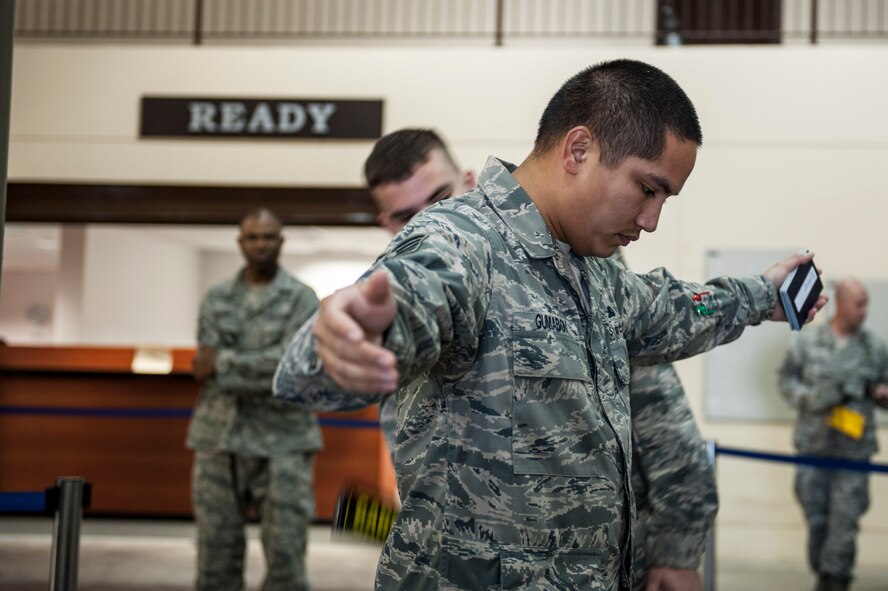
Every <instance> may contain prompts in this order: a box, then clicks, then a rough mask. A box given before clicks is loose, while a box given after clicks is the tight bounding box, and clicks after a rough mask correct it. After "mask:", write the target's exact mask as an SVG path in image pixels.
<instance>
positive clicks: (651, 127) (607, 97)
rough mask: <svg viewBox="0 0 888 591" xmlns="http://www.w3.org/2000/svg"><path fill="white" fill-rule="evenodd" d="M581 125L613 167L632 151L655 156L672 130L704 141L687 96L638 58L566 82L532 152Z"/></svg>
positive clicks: (589, 70) (700, 142) (590, 70)
mask: <svg viewBox="0 0 888 591" xmlns="http://www.w3.org/2000/svg"><path fill="white" fill-rule="evenodd" d="M578 125H585V126H586V127H588V128H589V129H590V130H591V131H592V134H593V135H594V136H595V139H596V141H597V142H598V143H599V145H600V147H601V163H602V164H604V165H605V166H607V167H609V168H613V167H616V166H618V165H619V164H620V163H621V162H622V161H623V160H625V159H626V157H627V156H638V157H639V158H644V159H645V160H656V159H657V158H659V157H660V155H661V154H662V153H663V150H664V149H665V148H666V133H665V132H666V131H667V130H669V131H670V132H672V133H673V134H674V135H675V136H676V137H677V138H678V139H680V140H682V141H688V140H691V141H693V142H694V143H696V144H697V146H701V145H703V132H702V131H701V130H700V121H699V120H698V119H697V111H696V110H695V109H694V105H693V103H691V99H689V98H688V95H686V94H685V92H684V91H683V90H682V89H681V87H680V86H679V85H678V83H676V82H675V80H673V79H672V78H671V77H670V76H669V75H668V74H666V73H665V72H663V71H662V70H659V69H657V68H655V67H654V66H651V65H649V64H646V63H643V62H639V61H635V60H625V59H621V60H614V61H608V62H601V63H599V64H596V65H594V66H590V67H588V68H586V69H585V70H583V71H581V72H580V73H578V74H576V75H575V76H573V77H572V78H571V79H570V80H568V81H567V82H565V83H564V85H562V87H561V88H560V89H558V92H556V93H555V95H554V96H553V97H552V99H551V100H550V101H549V104H548V105H547V106H546V110H545V111H543V116H542V117H541V118H540V126H539V130H538V131H537V137H536V141H535V142H534V147H533V154H534V155H536V156H539V155H542V154H545V153H546V152H548V151H549V150H551V149H552V148H553V147H555V146H556V145H557V143H558V142H559V141H560V140H561V138H562V137H564V134H566V133H567V132H568V131H570V130H571V129H573V128H574V127H576V126H578Z"/></svg>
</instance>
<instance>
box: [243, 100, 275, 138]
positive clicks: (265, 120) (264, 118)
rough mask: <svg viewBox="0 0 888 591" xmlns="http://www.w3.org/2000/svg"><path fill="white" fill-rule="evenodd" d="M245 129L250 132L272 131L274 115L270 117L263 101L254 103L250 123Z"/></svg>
mask: <svg viewBox="0 0 888 591" xmlns="http://www.w3.org/2000/svg"><path fill="white" fill-rule="evenodd" d="M247 131H249V132H250V133H274V131H275V130H274V117H272V115H271V109H269V108H268V105H266V104H265V103H259V104H258V105H256V110H255V111H253V116H252V117H250V124H249V125H247Z"/></svg>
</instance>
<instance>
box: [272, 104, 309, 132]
mask: <svg viewBox="0 0 888 591" xmlns="http://www.w3.org/2000/svg"><path fill="white" fill-rule="evenodd" d="M303 127H305V109H303V108H302V105H300V104H299V103H278V133H296V132H298V131H300V130H301V129H302V128H303Z"/></svg>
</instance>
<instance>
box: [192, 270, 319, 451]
mask: <svg viewBox="0 0 888 591" xmlns="http://www.w3.org/2000/svg"><path fill="white" fill-rule="evenodd" d="M242 273H243V272H241V273H239V274H238V275H237V276H236V277H235V278H234V279H232V280H230V281H227V282H225V283H222V284H221V285H218V286H216V287H214V288H212V289H211V290H210V291H209V292H208V293H207V295H206V296H205V297H204V300H203V302H202V303H201V307H200V317H199V320H198V333H197V342H198V344H199V345H206V346H209V347H213V348H214V349H216V351H217V353H216V374H215V375H214V376H212V377H211V378H209V379H207V380H206V381H205V382H204V385H203V388H202V389H201V392H200V397H199V398H198V401H197V406H196V408H195V410H194V416H193V417H192V419H191V424H190V426H189V429H188V440H187V444H188V447H189V448H191V449H194V450H200V451H226V452H231V453H236V454H242V455H248V456H259V457H267V456H270V455H272V454H286V453H290V452H294V451H316V450H318V449H320V448H321V435H320V430H319V428H318V424H317V419H316V418H315V416H314V413H313V412H311V411H309V410H306V409H305V408H302V407H299V406H297V405H294V404H290V403H288V402H285V401H283V400H278V399H275V398H274V397H272V393H271V390H272V378H273V377H274V372H275V370H276V369H277V365H278V362H279V361H280V359H281V357H282V356H283V354H284V347H285V346H286V345H287V343H288V342H289V341H290V339H291V338H292V337H293V335H294V334H295V332H296V330H297V329H299V328H300V327H301V326H302V325H303V324H304V323H305V321H306V320H308V318H309V317H310V316H311V315H312V314H314V312H315V311H316V310H317V309H318V298H317V296H316V295H315V293H314V291H312V289H311V288H310V287H308V286H307V285H305V284H304V283H301V282H300V281H298V280H297V279H296V278H294V277H292V276H291V275H289V274H287V273H286V272H285V271H284V270H283V269H280V270H278V272H277V275H275V277H274V279H273V280H272V281H271V282H270V283H269V284H268V285H267V286H266V287H265V289H263V290H262V291H261V292H259V293H258V295H256V294H253V295H251V294H250V287H249V286H248V285H247V284H246V283H245V282H244V281H243V280H242V279H241V275H242Z"/></svg>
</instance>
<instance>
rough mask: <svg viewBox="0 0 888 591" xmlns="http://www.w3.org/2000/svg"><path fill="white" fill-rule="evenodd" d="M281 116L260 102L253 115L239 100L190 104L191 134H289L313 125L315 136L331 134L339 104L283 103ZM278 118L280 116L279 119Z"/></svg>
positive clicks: (277, 107) (311, 127) (277, 109)
mask: <svg viewBox="0 0 888 591" xmlns="http://www.w3.org/2000/svg"><path fill="white" fill-rule="evenodd" d="M275 107H276V111H277V113H274V112H273V111H272V108H271V107H270V106H269V105H268V103H267V102H260V103H256V106H255V107H253V109H252V112H250V110H249V109H248V108H247V106H246V104H245V103H243V102H239V101H222V102H219V103H218V105H217V104H216V103H212V102H209V101H191V102H189V103H188V132H189V133H204V134H206V133H232V134H237V133H250V134H256V133H261V134H269V135H275V134H277V135H287V134H295V133H299V132H300V131H302V130H303V129H304V128H305V126H306V124H309V123H310V130H311V132H312V133H313V134H315V135H326V134H328V133H330V118H331V117H332V116H333V115H334V114H335V113H336V104H335V103H308V104H306V105H305V106H303V105H302V104H300V103H292V102H289V103H287V102H281V103H277V104H276V105H275ZM275 115H277V116H276V117H275Z"/></svg>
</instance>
